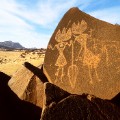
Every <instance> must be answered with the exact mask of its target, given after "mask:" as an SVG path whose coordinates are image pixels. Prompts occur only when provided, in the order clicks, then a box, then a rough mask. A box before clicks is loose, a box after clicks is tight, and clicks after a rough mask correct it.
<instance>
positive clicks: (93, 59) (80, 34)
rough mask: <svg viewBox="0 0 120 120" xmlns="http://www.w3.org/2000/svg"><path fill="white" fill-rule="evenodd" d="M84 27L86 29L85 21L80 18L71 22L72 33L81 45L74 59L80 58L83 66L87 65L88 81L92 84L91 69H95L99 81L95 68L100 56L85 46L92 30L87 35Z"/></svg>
mask: <svg viewBox="0 0 120 120" xmlns="http://www.w3.org/2000/svg"><path fill="white" fill-rule="evenodd" d="M86 29H87V23H86V22H85V21H84V20H82V21H81V23H80V22H78V24H75V23H73V25H72V33H73V34H74V37H75V41H77V42H78V43H79V44H80V45H81V48H80V50H79V53H78V56H77V58H76V61H78V60H82V62H83V66H87V67H88V73H89V78H90V81H89V82H90V84H93V79H92V75H91V71H92V69H94V71H95V75H96V78H97V80H98V81H101V80H100V79H99V76H98V73H97V70H96V69H97V67H98V64H99V63H100V60H101V56H100V54H97V55H95V54H94V53H93V52H92V51H90V50H89V49H88V48H87V40H88V38H90V37H91V32H92V31H90V35H89V34H87V33H84V32H85V30H86ZM82 50H83V54H82V57H80V53H81V51H82Z"/></svg>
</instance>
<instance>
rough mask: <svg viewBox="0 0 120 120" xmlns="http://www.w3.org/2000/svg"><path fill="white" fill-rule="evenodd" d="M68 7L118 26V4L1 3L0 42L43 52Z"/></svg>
mask: <svg viewBox="0 0 120 120" xmlns="http://www.w3.org/2000/svg"><path fill="white" fill-rule="evenodd" d="M71 7H78V8H79V9H80V10H82V11H84V12H86V13H88V14H90V15H92V16H94V17H96V18H99V19H101V20H104V21H107V22H110V23H112V24H115V23H118V24H120V0H0V42H2V41H7V40H12V41H14V42H19V43H21V44H22V45H23V46H25V47H37V48H46V47H47V44H48V42H49V40H50V37H51V35H52V33H53V32H54V30H55V28H56V26H57V24H58V23H59V21H60V19H61V18H62V16H63V15H64V14H65V13H66V12H67V10H69V9H70V8H71Z"/></svg>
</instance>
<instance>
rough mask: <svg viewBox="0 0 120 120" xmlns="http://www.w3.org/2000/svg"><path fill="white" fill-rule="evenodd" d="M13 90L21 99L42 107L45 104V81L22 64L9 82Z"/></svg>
mask: <svg viewBox="0 0 120 120" xmlns="http://www.w3.org/2000/svg"><path fill="white" fill-rule="evenodd" d="M8 85H9V87H10V88H11V90H12V91H13V92H14V93H15V94H16V95H17V96H18V97H19V98H20V99H21V100H25V101H28V102H30V103H33V104H35V105H36V106H39V107H40V108H42V105H43V82H42V81H41V80H40V79H39V78H38V77H37V76H36V75H34V74H33V72H31V71H30V70H28V69H27V68H26V67H25V66H22V68H20V69H19V70H18V71H17V72H16V73H15V74H14V75H13V76H12V78H11V79H10V81H9V82H8Z"/></svg>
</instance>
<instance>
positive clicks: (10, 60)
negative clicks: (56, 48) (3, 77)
mask: <svg viewBox="0 0 120 120" xmlns="http://www.w3.org/2000/svg"><path fill="white" fill-rule="evenodd" d="M44 55H45V50H11V51H6V50H0V71H2V72H4V73H6V74H8V75H10V76H12V75H13V74H14V73H15V72H16V71H17V70H18V69H19V68H20V67H22V64H24V62H29V63H31V64H33V65H34V66H39V65H40V64H42V63H43V61H44Z"/></svg>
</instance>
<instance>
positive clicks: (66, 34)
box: [48, 28, 71, 83]
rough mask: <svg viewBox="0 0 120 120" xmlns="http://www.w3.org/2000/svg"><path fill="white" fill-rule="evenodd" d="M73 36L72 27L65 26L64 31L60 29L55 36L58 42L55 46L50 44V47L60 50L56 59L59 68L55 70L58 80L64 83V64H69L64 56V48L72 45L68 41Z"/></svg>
mask: <svg viewBox="0 0 120 120" xmlns="http://www.w3.org/2000/svg"><path fill="white" fill-rule="evenodd" d="M70 38H71V29H68V30H66V28H63V30H62V31H60V30H58V32H57V33H56V36H55V40H56V41H57V42H58V43H57V44H56V45H55V46H54V47H52V46H51V45H49V46H48V48H49V49H52V50H54V49H55V48H56V49H57V50H58V52H59V55H58V58H57V60H56V63H55V66H57V67H58V68H57V70H56V72H55V76H56V82H57V81H58V79H60V80H61V82H62V83H63V81H62V79H63V76H64V66H65V65H66V64H67V61H66V58H65V56H64V49H65V48H66V46H67V45H68V46H70V45H69V43H68V42H67V41H68V40H69V39H70Z"/></svg>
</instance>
